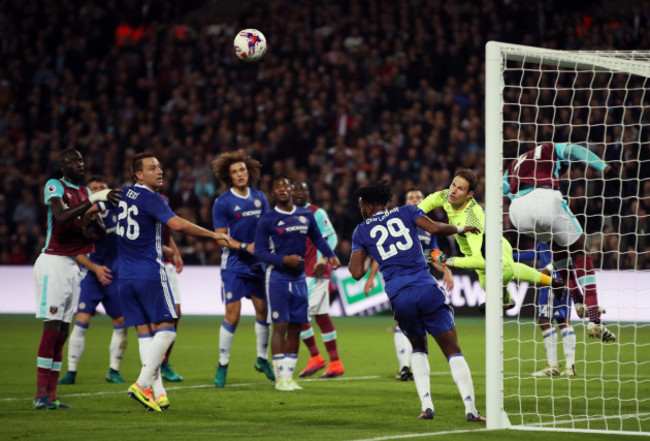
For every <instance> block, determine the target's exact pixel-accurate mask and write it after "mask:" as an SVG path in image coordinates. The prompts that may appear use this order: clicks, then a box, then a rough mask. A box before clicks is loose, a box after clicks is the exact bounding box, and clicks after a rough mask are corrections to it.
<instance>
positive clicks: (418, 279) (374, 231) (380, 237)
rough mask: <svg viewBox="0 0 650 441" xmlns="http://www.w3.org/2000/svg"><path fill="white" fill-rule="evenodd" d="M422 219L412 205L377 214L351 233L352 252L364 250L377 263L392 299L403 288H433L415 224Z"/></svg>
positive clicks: (434, 281) (418, 210)
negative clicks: (428, 286) (427, 286)
mask: <svg viewBox="0 0 650 441" xmlns="http://www.w3.org/2000/svg"><path fill="white" fill-rule="evenodd" d="M421 216H425V214H424V212H423V211H422V210H421V209H419V208H418V207H417V206H415V205H402V206H401V207H396V208H393V209H392V210H389V211H380V212H379V213H376V214H375V215H374V216H372V217H369V218H368V219H366V220H365V221H363V222H362V223H360V224H359V225H357V228H356V229H355V230H354V234H353V235H352V252H355V251H365V252H367V253H368V254H370V255H371V256H372V258H373V259H374V260H375V262H377V263H378V264H379V270H380V271H381V273H382V275H383V276H384V280H385V281H386V293H387V294H388V297H390V298H392V297H394V296H395V295H397V294H398V292H399V290H400V289H402V288H409V287H415V286H425V285H436V284H437V283H438V282H436V280H435V279H434V278H433V277H432V276H431V274H429V268H428V266H427V263H426V261H425V260H424V254H423V253H422V246H421V245H420V239H419V237H418V231H417V226H416V225H415V221H416V220H417V219H418V218H419V217H421Z"/></svg>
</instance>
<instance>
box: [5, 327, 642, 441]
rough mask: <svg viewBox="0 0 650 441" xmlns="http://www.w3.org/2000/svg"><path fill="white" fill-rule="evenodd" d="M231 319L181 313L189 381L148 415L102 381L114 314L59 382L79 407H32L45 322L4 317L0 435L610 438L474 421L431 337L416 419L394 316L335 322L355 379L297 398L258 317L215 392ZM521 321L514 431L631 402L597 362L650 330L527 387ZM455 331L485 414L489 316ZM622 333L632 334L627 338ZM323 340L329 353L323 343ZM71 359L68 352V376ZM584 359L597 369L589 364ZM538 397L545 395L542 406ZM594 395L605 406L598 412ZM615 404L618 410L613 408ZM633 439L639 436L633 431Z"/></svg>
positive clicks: (180, 368) (625, 388)
mask: <svg viewBox="0 0 650 441" xmlns="http://www.w3.org/2000/svg"><path fill="white" fill-rule="evenodd" d="M221 321H222V317H183V318H182V320H181V323H180V327H179V332H178V338H177V340H176V344H175V347H174V350H173V353H172V358H171V363H172V365H173V367H174V369H175V370H176V371H177V372H179V373H180V374H181V375H183V376H184V378H185V379H184V380H183V382H181V383H167V384H166V386H167V390H168V395H169V398H170V400H171V408H170V409H169V411H167V412H164V413H163V414H157V413H150V412H146V411H144V409H143V408H142V407H141V406H140V405H139V404H138V403H136V402H135V401H134V400H131V399H129V398H127V393H126V387H127V386H128V385H116V384H107V383H106V382H105V381H104V375H105V374H106V371H107V369H108V343H109V340H110V335H111V323H110V320H109V319H108V318H107V317H105V316H102V317H95V318H93V320H92V321H91V325H90V329H89V331H88V333H87V334H86V349H85V352H84V355H83V357H82V360H81V363H80V365H79V370H78V374H77V384H75V385H71V386H59V396H60V397H61V398H62V399H63V401H65V402H66V403H68V404H71V405H72V406H73V408H72V409H68V410H53V411H35V410H33V409H32V408H31V401H32V398H33V395H34V392H35V382H36V349H37V346H38V342H39V338H40V334H41V329H42V324H41V321H40V320H36V319H34V318H32V317H29V316H18V315H3V316H0V323H1V324H0V329H1V331H2V332H1V333H0V335H2V339H0V354H2V356H1V358H2V366H3V370H2V380H0V439H13V440H28V439H29V440H40V439H48V440H66V441H69V440H74V439H86V440H93V439H101V440H119V441H123V440H132V439H133V440H135V439H138V440H142V439H169V440H186V439H187V440H199V439H210V440H222V439H223V440H230V439H233V440H237V439H265V440H292V439H300V440H370V439H374V440H384V439H411V438H414V439H422V438H432V437H433V438H436V439H443V438H446V437H447V436H455V437H456V438H455V439H462V440H479V439H480V440H497V439H498V440H510V439H512V440H515V439H516V440H520V439H521V438H522V437H524V436H525V437H526V438H527V439H528V440H542V439H548V437H549V436H560V437H561V439H562V440H563V441H566V440H578V439H587V438H588V439H589V440H591V441H594V440H611V439H612V436H611V435H604V434H590V435H588V436H587V435H585V434H584V433H562V434H555V435H553V434H550V433H549V432H526V433H522V432H520V431H514V430H504V431H489V432H486V431H485V424H474V423H467V422H465V415H464V408H463V404H462V402H461V400H460V397H459V395H458V390H457V389H456V386H455V384H454V382H453V380H452V378H451V374H450V372H449V368H448V365H447V362H446V360H445V359H444V357H443V356H442V354H441V353H440V350H439V349H438V348H437V346H436V345H435V342H434V341H433V340H432V339H430V340H429V344H430V354H429V360H430V363H431V392H432V395H433V401H434V405H435V408H436V409H435V410H436V416H435V419H434V420H433V421H420V420H418V419H417V416H418V414H419V412H420V403H419V400H418V397H417V394H416V391H415V385H414V384H413V382H408V383H402V382H400V381H396V380H395V374H396V373H397V361H396V359H395V353H394V349H393V335H392V319H391V317H390V316H388V315H382V316H374V317H344V318H335V319H334V323H335V325H336V328H337V333H338V343H339V353H340V356H341V360H342V361H343V364H344V365H345V369H346V373H345V375H343V376H342V377H339V378H336V379H327V380H320V379H316V378H314V379H309V380H302V379H299V381H300V384H301V385H302V386H303V387H304V390H302V391H294V392H277V391H275V390H274V389H273V384H272V383H271V382H270V381H268V380H266V378H265V377H264V376H263V375H262V374H260V373H257V372H256V371H255V370H254V369H253V364H254V362H255V336H254V332H253V319H251V318H243V319H242V321H241V322H240V324H239V327H238V329H237V333H236V335H235V340H234V344H233V350H232V353H231V358H230V367H229V370H228V382H227V385H226V387H225V388H224V389H217V388H215V387H214V386H213V378H214V374H215V366H216V364H217V356H218V354H217V353H218V350H217V341H218V329H219V326H220V324H221ZM522 326H523V328H522V335H523V336H525V337H526V338H530V339H531V343H529V344H527V345H525V346H522V347H521V349H519V350H520V351H521V354H520V355H521V357H519V358H521V359H522V360H525V361H523V362H515V361H514V360H512V361H508V362H507V363H506V378H507V379H506V396H509V395H510V394H513V393H514V392H515V391H516V389H515V388H519V389H520V390H521V391H522V392H523V393H524V395H527V396H528V397H527V398H525V399H524V400H522V402H521V406H520V403H519V401H516V400H514V398H508V399H507V400H506V406H507V407H508V409H509V410H511V409H512V410H513V411H514V412H517V413H521V415H517V416H515V417H511V421H512V422H513V423H516V424H518V423H520V422H521V420H525V421H527V422H533V421H537V420H536V419H535V418H537V417H535V416H534V412H535V410H536V409H538V410H540V411H542V412H547V411H549V410H550V408H551V407H553V408H554V409H555V412H556V414H560V415H561V414H568V413H569V406H572V409H573V411H574V412H576V413H580V412H583V411H585V409H590V410H589V412H590V414H598V413H602V412H601V410H602V408H603V407H604V408H607V406H608V405H609V404H610V403H609V402H608V401H607V400H606V399H601V400H598V396H601V395H602V396H604V397H608V396H609V395H611V394H614V393H615V394H617V395H620V396H623V397H626V398H629V397H630V396H631V395H630V394H631V392H630V389H631V387H632V386H631V384H629V383H623V384H622V385H621V384H619V382H609V381H602V380H599V379H598V378H605V379H614V376H615V375H617V374H619V373H621V374H622V375H628V374H629V372H627V371H625V369H627V368H625V369H623V371H621V368H620V367H619V368H617V367H616V366H619V364H618V363H609V362H607V363H604V364H602V363H598V362H597V360H600V359H603V360H610V359H614V358H615V359H619V360H620V361H625V362H630V361H633V360H635V359H636V360H637V362H642V361H645V362H647V361H648V360H650V350H649V349H648V348H649V347H650V330H649V329H648V328H646V327H644V328H641V329H640V331H637V335H636V339H637V349H634V348H632V347H630V346H625V345H621V346H614V345H611V347H602V344H600V343H597V344H594V343H587V344H585V343H579V344H578V354H577V360H578V370H579V373H582V374H583V375H581V376H580V377H579V378H577V379H572V380H570V381H569V380H566V379H563V380H561V381H560V380H550V379H541V380H539V379H532V378H530V379H524V380H522V382H521V383H520V384H519V383H517V384H519V385H517V384H515V383H514V380H512V379H508V378H512V377H513V375H514V374H515V372H516V370H517V369H519V366H520V367H521V369H522V370H525V371H527V372H530V371H531V370H532V369H534V368H535V367H542V366H543V364H544V361H543V360H544V358H543V350H542V349H541V343H540V341H541V337H540V336H539V332H535V329H534V326H533V325H532V324H530V323H529V324H528V325H526V324H524V325H522ZM526 326H528V327H527V328H526ZM457 328H458V334H459V339H460V345H461V348H462V349H463V353H464V355H465V357H466V359H467V362H468V364H469V366H470V369H471V370H472V374H473V378H474V387H475V390H476V395H477V404H478V408H479V410H480V411H481V412H483V413H485V343H484V340H485V336H484V335H485V334H484V321H483V320H482V319H469V318H458V319H457ZM516 329H517V327H514V326H506V351H507V352H511V351H510V349H509V345H512V343H508V341H509V340H508V339H511V338H512V337H514V335H515V332H516ZM630 329H631V328H630ZM630 332H631V331H630ZM576 333H577V334H578V341H579V342H580V341H583V340H584V338H582V337H581V335H582V334H583V333H584V328H583V327H582V325H577V326H576ZM317 334H318V332H317ZM621 334H622V336H624V335H625V334H626V332H622V333H621ZM581 338H582V340H581ZM317 339H318V341H319V345H320V347H321V348H322V344H321V342H320V340H319V337H317ZM639 344H641V345H643V346H639ZM513 350H514V349H513ZM65 357H66V353H64V367H63V371H64V372H65V369H66V362H65V359H66V358H65ZM307 357H308V355H307V351H306V349H305V348H304V346H301V348H300V356H299V360H298V366H297V369H302V368H304V366H305V363H306V360H307ZM560 357H561V349H560ZM506 358H508V353H507V354H506ZM584 358H586V359H587V360H591V362H593V363H586V364H585V363H584V362H583V359H584ZM535 359H536V360H537V363H535V361H534V360H535ZM603 365H604V366H605V367H604V368H603V369H604V370H603V372H602V373H603V374H604V377H601V376H600V374H601V372H600V371H599V370H598V369H599V368H598V366H603ZM624 366H630V365H624ZM585 369H586V371H587V372H586V376H585V375H584V374H585ZM630 369H631V367H630ZM641 369H645V372H643V371H642V370H639V372H638V375H639V378H641V379H644V381H642V383H641V385H640V390H639V392H638V394H639V395H638V396H639V397H647V396H649V395H650V390H648V389H649V387H650V386H649V385H650V370H649V369H648V364H641ZM120 371H121V373H122V375H123V376H124V378H125V379H127V381H134V379H135V378H136V377H137V374H138V372H139V357H138V350H137V341H136V337H135V332H134V330H132V329H130V330H129V347H128V349H127V352H126V356H125V359H124V362H123V363H122V368H121V369H120ZM625 378H627V377H625ZM590 384H597V389H598V390H597V391H596V392H593V396H592V391H591V390H590V388H589V385H590ZM571 385H574V386H571ZM551 392H553V395H551ZM569 392H571V393H573V394H574V395H575V396H576V397H582V398H576V399H575V400H572V399H570V398H569V397H568V396H566V397H565V395H567V394H568V393H569ZM534 396H540V397H545V398H542V399H535V398H534ZM554 396H557V397H559V398H553V397H554ZM587 398H589V399H587ZM590 400H596V401H597V402H596V403H595V404H594V405H593V406H591V407H589V406H590V405H589V404H588V402H589V401H590ZM636 403H638V401H636ZM642 403H645V404H643V405H644V406H646V408H645V409H643V408H641V409H636V408H635V407H634V404H635V401H634V400H630V401H626V402H625V403H624V405H623V406H624V408H623V409H622V413H630V412H634V411H637V412H638V413H644V412H645V417H643V418H645V420H643V419H642V421H641V422H640V423H639V422H638V420H635V421H636V423H634V422H632V421H630V422H626V423H625V425H624V426H623V427H622V429H623V430H639V428H638V427H639V425H641V429H642V430H643V431H645V432H646V433H645V434H646V435H648V433H647V432H650V421H648V412H650V409H648V408H647V403H648V401H642ZM611 405H612V406H616V407H617V406H618V404H615V403H611ZM520 409H521V410H520ZM616 410H617V411H618V408H617V409H616ZM531 413H533V414H531ZM542 422H544V419H542ZM610 422H611V421H610ZM635 424H636V426H635ZM601 426H602V427H601ZM592 427H594V428H597V429H601V428H604V423H603V424H601V425H598V424H596V425H593V424H592ZM610 427H612V426H611V425H610ZM635 427H636V428H635ZM454 434H455V435H454ZM625 439H641V437H640V436H638V437H637V436H626V437H625ZM644 439H647V437H644Z"/></svg>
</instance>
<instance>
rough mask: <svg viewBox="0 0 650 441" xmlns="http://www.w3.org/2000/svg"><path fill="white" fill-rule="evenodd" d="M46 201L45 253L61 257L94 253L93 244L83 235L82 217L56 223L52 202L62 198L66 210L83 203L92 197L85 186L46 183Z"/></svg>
mask: <svg viewBox="0 0 650 441" xmlns="http://www.w3.org/2000/svg"><path fill="white" fill-rule="evenodd" d="M44 190H45V191H44V195H43V196H44V201H45V204H46V205H47V236H46V238H45V246H44V247H43V252H44V253H46V254H54V255H59V256H74V255H77V254H88V253H90V252H92V251H93V242H92V241H91V240H88V239H86V238H85V237H84V236H83V234H81V216H78V217H76V218H75V219H72V220H69V221H68V222H65V223H59V222H56V221H55V219H54V215H53V214H52V207H50V201H51V200H52V198H60V199H61V202H62V203H63V207H64V208H69V207H74V206H77V205H79V204H81V203H83V202H84V201H85V200H86V199H88V198H89V197H90V195H91V193H90V190H88V188H87V187H85V186H83V185H74V184H72V183H70V182H68V181H66V180H65V179H50V180H49V181H47V182H46V183H45V189H44Z"/></svg>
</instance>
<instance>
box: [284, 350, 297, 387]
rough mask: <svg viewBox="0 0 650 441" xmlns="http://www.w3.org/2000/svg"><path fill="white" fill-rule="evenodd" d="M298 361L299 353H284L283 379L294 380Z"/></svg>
mask: <svg viewBox="0 0 650 441" xmlns="http://www.w3.org/2000/svg"><path fill="white" fill-rule="evenodd" d="M297 362H298V354H284V359H282V368H283V369H282V375H283V377H282V380H286V381H291V380H293V371H294V370H295V369H296V363H297Z"/></svg>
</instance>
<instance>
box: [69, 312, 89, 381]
mask: <svg viewBox="0 0 650 441" xmlns="http://www.w3.org/2000/svg"><path fill="white" fill-rule="evenodd" d="M86 331H88V325H87V324H85V323H79V322H77V323H75V325H74V328H72V332H71V333H70V341H69V342H68V370H69V371H72V372H77V365H78V364H79V359H80V358H81V355H82V354H83V353H84V346H85V344H86Z"/></svg>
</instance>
